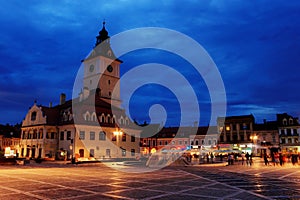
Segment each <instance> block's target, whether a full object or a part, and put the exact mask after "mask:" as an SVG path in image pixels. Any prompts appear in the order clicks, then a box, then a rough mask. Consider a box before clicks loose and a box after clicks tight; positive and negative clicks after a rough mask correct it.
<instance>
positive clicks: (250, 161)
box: [249, 153, 253, 166]
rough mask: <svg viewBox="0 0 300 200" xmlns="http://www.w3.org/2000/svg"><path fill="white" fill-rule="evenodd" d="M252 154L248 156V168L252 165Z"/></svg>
mask: <svg viewBox="0 0 300 200" xmlns="http://www.w3.org/2000/svg"><path fill="white" fill-rule="evenodd" d="M252 157H253V154H252V153H251V154H250V156H249V164H250V166H251V165H252V164H253V160H252Z"/></svg>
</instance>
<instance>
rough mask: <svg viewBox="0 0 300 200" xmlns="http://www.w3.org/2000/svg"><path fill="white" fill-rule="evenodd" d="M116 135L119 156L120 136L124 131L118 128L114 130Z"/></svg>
mask: <svg viewBox="0 0 300 200" xmlns="http://www.w3.org/2000/svg"><path fill="white" fill-rule="evenodd" d="M113 134H114V136H115V137H116V141H117V157H119V148H120V147H119V139H120V138H119V136H120V135H121V136H122V135H123V132H122V131H121V130H118V129H116V131H114V132H113Z"/></svg>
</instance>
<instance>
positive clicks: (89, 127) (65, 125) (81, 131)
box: [0, 23, 300, 160]
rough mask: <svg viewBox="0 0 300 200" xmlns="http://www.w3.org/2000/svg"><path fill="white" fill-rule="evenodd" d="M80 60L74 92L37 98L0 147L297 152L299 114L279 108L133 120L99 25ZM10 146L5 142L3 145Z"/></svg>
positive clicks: (29, 154)
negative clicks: (163, 122) (207, 119)
mask: <svg viewBox="0 0 300 200" xmlns="http://www.w3.org/2000/svg"><path fill="white" fill-rule="evenodd" d="M96 38H97V40H96V45H95V48H94V49H93V51H92V52H91V53H90V54H89V56H88V57H87V58H85V59H84V60H83V61H82V64H83V80H82V82H83V86H82V89H81V92H80V94H79V95H78V97H77V98H74V99H71V100H68V101H66V96H65V95H64V94H62V95H61V96H60V103H59V105H56V106H52V105H51V104H50V105H49V106H42V105H38V104H37V103H36V102H35V103H34V105H33V106H32V107H31V108H30V109H29V110H28V113H27V114H26V117H25V119H24V120H23V123H22V127H21V135H20V137H19V138H10V139H7V138H3V137H1V136H0V144H2V146H1V148H2V149H5V148H6V147H9V149H10V150H12V151H13V152H12V155H16V156H19V157H24V158H45V159H70V158H74V157H75V158H77V159H82V160H85V159H93V158H96V159H106V158H124V159H137V158H139V157H140V156H148V155H149V154H151V153H154V152H156V151H159V150H161V151H169V150H189V151H192V152H200V151H211V150H219V151H222V150H223V151H230V150H239V151H248V152H251V153H253V154H255V155H258V156H259V155H263V154H265V153H269V152H270V151H278V150H280V151H284V152H295V153H296V152H300V149H299V148H300V147H299V133H300V128H299V123H298V119H297V118H294V117H292V116H290V115H288V114H278V115H277V120H276V121H272V122H267V121H265V122H264V123H262V124H257V123H255V119H254V116H253V115H246V116H232V117H220V118H218V121H217V126H213V127H171V128H162V129H161V130H160V127H159V126H156V125H150V126H151V127H152V128H151V129H148V130H151V133H149V132H148V133H145V132H144V131H143V128H141V127H139V126H137V125H136V123H134V122H132V121H131V120H130V119H129V118H128V117H127V116H126V114H125V110H123V109H121V107H120V104H121V100H120V89H119V88H120V87H119V80H120V64H121V63H122V61H121V60H119V59H117V58H116V57H115V55H114V52H113V51H112V49H111V46H110V41H109V36H108V32H107V31H106V29H105V23H103V28H102V30H101V31H100V32H99V35H98V36H97V37H96ZM7 149H8V148H7Z"/></svg>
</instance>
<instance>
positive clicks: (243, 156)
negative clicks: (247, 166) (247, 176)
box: [241, 152, 245, 165]
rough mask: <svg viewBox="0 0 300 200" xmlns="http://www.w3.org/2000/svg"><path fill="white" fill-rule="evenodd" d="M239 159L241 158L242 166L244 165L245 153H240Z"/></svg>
mask: <svg viewBox="0 0 300 200" xmlns="http://www.w3.org/2000/svg"><path fill="white" fill-rule="evenodd" d="M241 157H242V165H244V163H245V153H244V152H242V154H241Z"/></svg>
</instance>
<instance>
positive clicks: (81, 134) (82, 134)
mask: <svg viewBox="0 0 300 200" xmlns="http://www.w3.org/2000/svg"><path fill="white" fill-rule="evenodd" d="M79 137H80V139H81V140H84V139H85V132H84V131H80V132H79Z"/></svg>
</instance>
